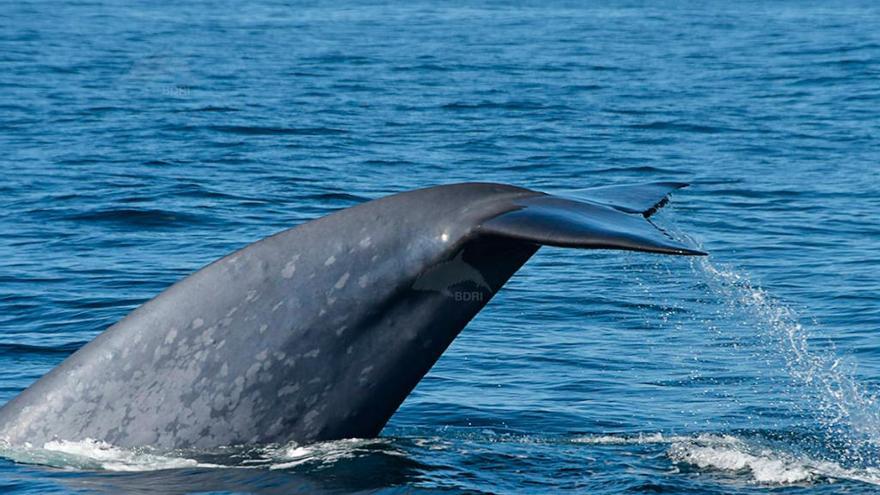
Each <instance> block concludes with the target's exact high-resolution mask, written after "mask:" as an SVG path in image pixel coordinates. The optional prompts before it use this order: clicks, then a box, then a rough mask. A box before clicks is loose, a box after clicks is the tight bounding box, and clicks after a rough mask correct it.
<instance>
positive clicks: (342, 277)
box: [333, 272, 351, 289]
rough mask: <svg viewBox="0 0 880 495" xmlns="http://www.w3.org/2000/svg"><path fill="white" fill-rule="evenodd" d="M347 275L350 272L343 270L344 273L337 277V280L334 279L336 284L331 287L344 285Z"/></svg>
mask: <svg viewBox="0 0 880 495" xmlns="http://www.w3.org/2000/svg"><path fill="white" fill-rule="evenodd" d="M349 275H351V274H350V273H348V272H345V275H343V276H341V277H339V280H337V281H336V285H334V286H333V287H336V288H337V289H341V288H343V287H345V284H346V283H348V277H349Z"/></svg>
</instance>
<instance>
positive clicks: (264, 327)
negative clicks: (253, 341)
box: [260, 324, 269, 335]
mask: <svg viewBox="0 0 880 495" xmlns="http://www.w3.org/2000/svg"><path fill="white" fill-rule="evenodd" d="M267 328H269V325H266V324H263V325H260V335H263V334H264V333H266V329H267Z"/></svg>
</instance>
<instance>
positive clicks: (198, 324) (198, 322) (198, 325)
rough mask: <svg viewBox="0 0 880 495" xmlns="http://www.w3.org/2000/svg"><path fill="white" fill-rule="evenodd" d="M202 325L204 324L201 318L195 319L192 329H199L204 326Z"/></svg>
mask: <svg viewBox="0 0 880 495" xmlns="http://www.w3.org/2000/svg"><path fill="white" fill-rule="evenodd" d="M204 324H205V320H203V319H201V318H196V319H195V320H193V321H192V327H193V328H201V327H202V325H204Z"/></svg>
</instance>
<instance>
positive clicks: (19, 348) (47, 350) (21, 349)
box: [0, 341, 86, 356]
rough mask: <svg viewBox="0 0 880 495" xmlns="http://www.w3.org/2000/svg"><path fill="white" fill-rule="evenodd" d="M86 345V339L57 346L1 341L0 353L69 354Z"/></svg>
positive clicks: (18, 354)
mask: <svg viewBox="0 0 880 495" xmlns="http://www.w3.org/2000/svg"><path fill="white" fill-rule="evenodd" d="M84 345H86V342H84V341H77V342H68V343H66V344H60V345H55V346H41V345H28V344H16V343H10V342H0V354H13V355H16V356H20V355H22V354H61V355H64V356H66V355H68V354H72V353H73V352H75V351H76V350H77V349H79V348H80V347H82V346H84Z"/></svg>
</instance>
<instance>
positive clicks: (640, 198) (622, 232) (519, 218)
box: [480, 182, 706, 255]
mask: <svg viewBox="0 0 880 495" xmlns="http://www.w3.org/2000/svg"><path fill="white" fill-rule="evenodd" d="M686 186H687V184H685V183H681V182H652V183H647V184H637V185H627V186H608V187H597V188H592V189H581V190H577V191H571V192H570V193H569V196H570V197H569V198H566V197H560V196H553V195H549V194H542V195H537V196H529V197H526V198H520V199H517V200H515V203H516V205H517V206H518V208H517V209H514V210H512V211H509V212H507V213H503V214H501V215H498V216H496V217H494V218H492V219H490V220H488V221H486V222H485V223H483V225H482V226H481V227H480V232H481V233H482V234H484V235H497V236H501V237H506V238H512V239H518V240H521V241H526V242H529V243H534V244H538V245H547V246H559V247H574V248H585V249H624V250H630V251H646V252H652V253H662V254H676V255H706V253H705V252H703V251H700V250H697V249H693V248H691V247H688V246H686V245H684V244H682V243H680V242H678V241H676V240H674V239H672V237H670V236H669V235H668V234H667V233H666V232H664V231H662V230H660V229H659V228H657V227H656V226H655V225H654V224H653V223H651V221H650V220H649V217H650V216H651V215H653V214H654V213H656V212H657V210H658V209H660V208H662V207H663V206H664V205H665V204H666V203H667V202H668V196H669V194H670V193H671V192H672V191H675V190H676V189H680V188H682V187H686Z"/></svg>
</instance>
